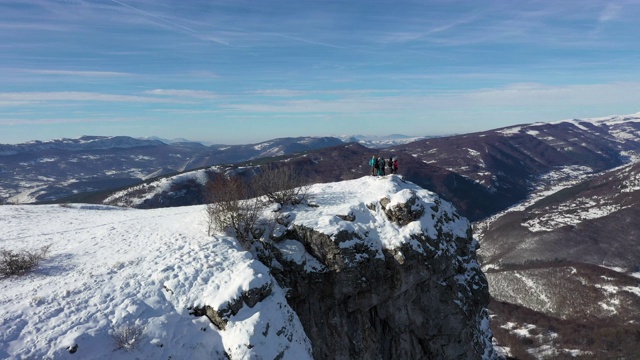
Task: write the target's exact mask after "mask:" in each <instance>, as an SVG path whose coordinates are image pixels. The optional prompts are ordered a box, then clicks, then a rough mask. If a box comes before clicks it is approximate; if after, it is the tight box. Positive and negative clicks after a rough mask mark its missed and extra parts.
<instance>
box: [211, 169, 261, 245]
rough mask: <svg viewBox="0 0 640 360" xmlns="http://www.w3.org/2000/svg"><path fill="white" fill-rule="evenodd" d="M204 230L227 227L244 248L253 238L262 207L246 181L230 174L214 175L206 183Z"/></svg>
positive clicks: (224, 228)
mask: <svg viewBox="0 0 640 360" xmlns="http://www.w3.org/2000/svg"><path fill="white" fill-rule="evenodd" d="M207 193H208V199H209V202H210V203H209V204H208V205H207V209H206V213H207V216H208V230H209V234H211V232H212V230H213V229H214V228H217V229H219V230H223V231H224V230H228V229H231V230H233V231H234V233H235V235H236V237H237V238H238V241H240V243H241V245H242V246H244V247H245V248H248V246H249V243H250V242H251V241H252V240H254V238H255V236H254V234H255V233H256V231H257V226H256V225H257V222H258V219H259V217H260V212H261V211H262V209H263V208H264V206H263V205H262V203H261V202H260V201H258V199H256V198H251V197H252V196H254V195H255V193H254V192H253V190H252V188H251V186H250V185H249V184H248V182H247V181H245V180H243V179H242V178H240V177H237V176H234V177H231V178H226V177H224V176H218V177H216V178H215V179H214V180H213V181H211V182H210V183H209V184H208V185H207Z"/></svg>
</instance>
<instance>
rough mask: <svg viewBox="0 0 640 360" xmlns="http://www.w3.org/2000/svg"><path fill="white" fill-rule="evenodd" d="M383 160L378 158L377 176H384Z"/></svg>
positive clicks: (380, 157)
mask: <svg viewBox="0 0 640 360" xmlns="http://www.w3.org/2000/svg"><path fill="white" fill-rule="evenodd" d="M384 175H385V173H384V159H383V158H382V156H379V157H378V176H384Z"/></svg>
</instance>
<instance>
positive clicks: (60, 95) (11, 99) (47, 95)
mask: <svg viewBox="0 0 640 360" xmlns="http://www.w3.org/2000/svg"><path fill="white" fill-rule="evenodd" d="M43 101H110V102H141V103H164V102H167V100H166V99H158V98H155V97H149V96H135V95H118V94H102V93H95V92H79V91H56V92H13V93H0V105H2V104H3V103H5V104H11V103H16V102H43ZM176 102H177V101H176Z"/></svg>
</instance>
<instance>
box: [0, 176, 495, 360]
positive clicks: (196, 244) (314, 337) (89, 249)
mask: <svg viewBox="0 0 640 360" xmlns="http://www.w3.org/2000/svg"><path fill="white" fill-rule="evenodd" d="M274 211H275V212H274ZM262 216H263V219H264V220H265V221H266V222H265V224H270V225H269V226H271V228H270V230H269V231H268V232H267V233H265V235H263V238H262V239H261V240H260V244H261V245H260V248H262V249H267V248H268V249H270V250H269V251H268V252H267V253H265V252H262V253H261V259H262V262H261V261H258V258H257V257H256V254H257V253H254V252H249V251H245V250H243V249H242V248H240V247H239V245H238V242H237V241H236V239H235V238H233V237H231V236H228V235H225V234H223V233H217V234H215V235H214V236H208V235H207V228H206V219H205V207H203V206H190V207H178V208H166V209H150V210H137V209H130V208H119V207H110V206H104V205H83V204H67V205H64V206H61V205H38V206H34V205H31V206H29V205H6V206H1V207H0V219H3V235H2V238H0V246H1V247H2V249H9V250H13V251H20V250H25V249H27V250H29V249H37V248H39V247H41V246H42V245H50V250H49V252H48V255H47V257H46V259H45V260H44V261H43V262H42V263H41V264H40V266H39V267H38V268H37V269H36V270H35V271H32V272H29V273H27V274H25V275H22V276H12V277H4V278H0V290H1V291H0V315H1V316H0V319H1V320H0V356H1V357H2V358H7V359H25V358H55V359H76V358H78V359H80V358H81V359H167V358H169V359H179V358H191V359H211V358H214V359H220V358H232V359H249V358H252V359H253V358H269V359H271V358H277V359H295V360H300V359H311V358H351V359H368V358H372V356H374V355H375V354H377V355H375V356H381V357H383V358H392V357H396V356H402V357H403V358H425V357H426V356H435V357H437V358H463V357H464V358H483V359H490V358H495V357H496V354H495V353H494V352H493V349H492V346H491V333H490V330H489V328H488V324H489V319H488V315H487V312H486V309H485V308H484V307H485V306H486V303H487V301H488V288H487V286H486V280H485V279H484V275H483V274H482V272H480V270H479V266H478V264H477V262H476V260H475V248H476V243H475V242H474V241H473V240H472V239H471V237H470V236H469V235H470V228H469V222H468V221H467V220H466V219H464V218H461V217H460V216H459V215H458V214H457V213H456V212H455V209H454V208H453V207H452V206H451V205H450V204H449V203H447V202H444V201H442V200H441V199H439V198H438V197H437V196H436V195H435V194H433V193H430V192H428V191H426V190H423V189H421V188H419V187H417V186H415V185H414V184H411V183H407V182H404V181H402V180H401V179H400V178H399V177H395V176H394V177H388V178H373V177H364V178H361V179H356V180H351V181H345V182H339V183H330V184H320V185H314V186H311V187H310V188H309V189H308V193H307V201H306V202H305V203H303V204H301V205H296V206H285V207H280V206H276V205H275V204H274V205H273V206H271V207H269V208H268V209H267V210H265V212H264V213H263V214H262ZM274 216H275V217H277V219H279V220H278V221H274ZM269 219H271V220H269ZM265 254H271V255H269V256H268V257H267V258H266V260H268V261H266V262H265V256H267V255H265ZM205 314H206V315H207V316H202V315H205ZM207 317H209V318H210V319H211V320H212V321H210V320H209V319H208V318H207ZM214 318H215V320H216V321H213V320H214ZM127 330H129V332H127ZM132 334H133V335H132ZM126 335H129V338H127V337H126ZM123 337H124V338H125V339H126V340H127V341H124V342H123ZM118 344H119V345H122V346H121V347H120V348H118V346H117V345H118ZM418 344H420V345H418Z"/></svg>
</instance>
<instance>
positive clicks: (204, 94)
mask: <svg viewBox="0 0 640 360" xmlns="http://www.w3.org/2000/svg"><path fill="white" fill-rule="evenodd" d="M144 94H145V95H158V96H170V97H181V98H196V99H215V98H217V97H218V95H217V94H215V93H213V92H211V91H206V90H175V89H154V90H147V91H145V92H144Z"/></svg>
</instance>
